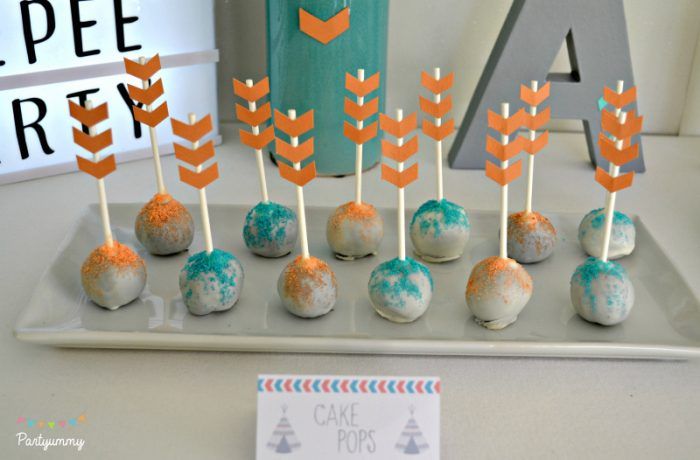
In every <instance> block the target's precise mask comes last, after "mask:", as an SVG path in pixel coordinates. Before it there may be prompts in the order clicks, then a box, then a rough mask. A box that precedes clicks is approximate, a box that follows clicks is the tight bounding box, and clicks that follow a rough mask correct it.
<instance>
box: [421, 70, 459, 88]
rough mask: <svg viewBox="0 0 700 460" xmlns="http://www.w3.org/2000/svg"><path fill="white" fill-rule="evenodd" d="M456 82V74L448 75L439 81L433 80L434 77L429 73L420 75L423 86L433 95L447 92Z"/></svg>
mask: <svg viewBox="0 0 700 460" xmlns="http://www.w3.org/2000/svg"><path fill="white" fill-rule="evenodd" d="M454 80H455V73H454V72H450V73H448V74H447V75H445V76H444V77H442V78H441V79H439V80H436V79H435V78H433V76H432V75H430V74H429V73H428V72H425V71H423V72H421V73H420V82H421V85H423V86H424V87H425V88H426V89H427V90H428V91H430V92H432V93H433V94H440V93H442V92H445V91H447V90H448V89H450V88H451V87H452V84H453V83H454Z"/></svg>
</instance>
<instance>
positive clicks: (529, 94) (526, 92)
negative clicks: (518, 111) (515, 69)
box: [520, 82, 549, 106]
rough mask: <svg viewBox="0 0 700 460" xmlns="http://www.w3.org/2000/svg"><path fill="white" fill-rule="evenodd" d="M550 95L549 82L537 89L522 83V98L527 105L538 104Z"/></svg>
mask: <svg viewBox="0 0 700 460" xmlns="http://www.w3.org/2000/svg"><path fill="white" fill-rule="evenodd" d="M548 97H549V82H547V83H545V84H544V85H542V86H541V87H540V88H539V89H538V90H537V91H533V90H532V88H530V87H529V86H525V85H520V100H522V101H523V102H524V103H526V104H527V105H532V106H538V105H540V104H541V103H542V101H544V100H545V99H547V98H548Z"/></svg>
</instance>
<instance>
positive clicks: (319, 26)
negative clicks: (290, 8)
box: [299, 7, 350, 45]
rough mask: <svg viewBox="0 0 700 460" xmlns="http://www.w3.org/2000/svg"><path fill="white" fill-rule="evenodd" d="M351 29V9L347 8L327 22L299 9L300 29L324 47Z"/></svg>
mask: <svg viewBox="0 0 700 460" xmlns="http://www.w3.org/2000/svg"><path fill="white" fill-rule="evenodd" d="M349 27H350V8H349V7H345V8H343V9H342V10H340V12H339V13H338V14H336V15H335V16H333V17H332V18H330V19H329V20H327V21H323V20H321V19H319V18H317V17H316V16H314V15H313V14H311V13H309V12H307V11H306V10H304V9H303V8H299V29H300V30H301V31H302V32H304V33H305V34H306V35H308V36H309V37H311V38H314V39H316V40H318V41H319V42H321V43H323V44H324V45H326V44H328V43H329V42H330V41H331V40H333V39H335V38H336V37H338V36H339V35H340V34H342V33H343V32H345V31H346V30H348V28H349Z"/></svg>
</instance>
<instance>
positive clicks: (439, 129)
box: [423, 118, 455, 141]
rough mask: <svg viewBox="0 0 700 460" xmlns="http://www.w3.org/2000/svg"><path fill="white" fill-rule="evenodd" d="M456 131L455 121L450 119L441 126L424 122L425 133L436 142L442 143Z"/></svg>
mask: <svg viewBox="0 0 700 460" xmlns="http://www.w3.org/2000/svg"><path fill="white" fill-rule="evenodd" d="M454 130H455V121H454V119H453V118H450V119H449V120H447V121H446V122H445V123H443V124H441V125H440V126H438V125H436V124H434V123H433V122H432V121H430V120H423V132H424V133H425V134H426V135H427V136H430V137H432V138H433V139H435V140H436V141H441V140H443V139H444V138H446V137H447V136H449V135H450V134H452V132H453V131H454Z"/></svg>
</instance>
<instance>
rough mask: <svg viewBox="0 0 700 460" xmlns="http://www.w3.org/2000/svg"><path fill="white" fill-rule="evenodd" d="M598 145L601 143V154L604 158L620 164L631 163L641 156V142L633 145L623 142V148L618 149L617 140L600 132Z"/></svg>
mask: <svg viewBox="0 0 700 460" xmlns="http://www.w3.org/2000/svg"><path fill="white" fill-rule="evenodd" d="M598 145H600V154H601V155H603V158H605V159H607V160H608V161H610V162H611V163H614V164H616V165H618V166H620V165H623V164H625V163H629V162H630V161H632V160H634V159H635V158H637V157H638V156H639V144H634V145H631V146H624V144H623V147H622V149H621V150H618V149H617V148H616V147H615V141H613V140H612V139H609V138H608V137H607V136H606V135H605V134H603V133H600V137H599V138H598Z"/></svg>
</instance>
